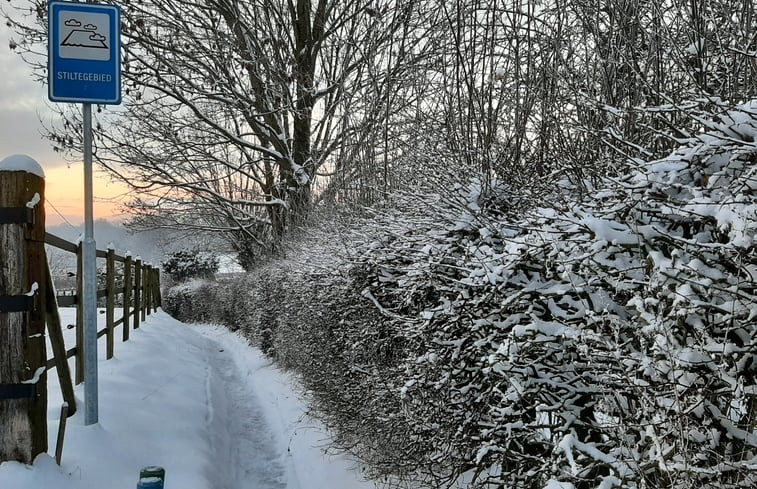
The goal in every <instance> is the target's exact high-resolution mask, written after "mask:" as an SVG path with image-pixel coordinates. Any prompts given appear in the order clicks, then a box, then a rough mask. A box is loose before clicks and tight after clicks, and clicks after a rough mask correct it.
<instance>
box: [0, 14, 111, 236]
mask: <svg viewBox="0 0 757 489" xmlns="http://www.w3.org/2000/svg"><path fill="white" fill-rule="evenodd" d="M10 37H11V32H10V29H9V28H8V27H7V26H6V25H5V23H4V22H3V23H2V25H0V67H1V68H2V75H1V76H0V159H3V158H5V157H7V156H10V155H13V154H26V155H29V156H31V157H32V158H34V159H35V160H37V161H38V162H39V164H40V165H41V166H42V168H43V169H44V170H45V181H46V189H45V192H46V200H47V202H46V208H45V210H46V215H47V223H48V224H49V225H56V224H60V223H62V222H65V220H68V221H70V222H71V223H72V224H74V225H75V226H78V225H79V224H80V223H81V222H82V221H83V220H84V170H83V164H82V163H81V161H78V162H67V161H65V160H64V159H63V156H62V155H60V154H58V153H55V152H54V151H53V149H52V145H51V144H50V142H48V141H47V140H45V139H43V138H42V133H43V131H44V128H43V125H42V122H41V120H42V121H46V124H48V125H49V123H50V121H51V120H52V118H53V117H54V114H53V112H52V110H51V109H50V106H51V105H52V103H51V102H48V100H47V87H46V86H43V85H41V84H40V83H37V82H35V81H34V80H33V79H32V77H31V68H30V67H29V66H28V65H26V64H25V63H24V62H23V61H22V60H21V58H20V57H19V56H18V55H17V54H15V53H14V52H13V51H11V50H10V48H9V40H10ZM94 182H95V183H94V197H95V198H94V213H95V219H118V215H119V214H120V210H119V207H120V205H121V202H123V201H124V200H126V195H125V192H126V189H125V188H124V187H123V186H122V185H120V184H116V183H114V182H111V181H110V179H109V178H108V176H107V175H105V174H103V172H101V171H99V170H96V171H95V181H94ZM64 218H65V220H64Z"/></svg>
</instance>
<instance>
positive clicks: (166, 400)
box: [0, 309, 374, 489]
mask: <svg viewBox="0 0 757 489" xmlns="http://www.w3.org/2000/svg"><path fill="white" fill-rule="evenodd" d="M61 314H62V316H63V323H64V324H67V323H69V322H71V321H70V319H71V318H72V316H73V310H72V309H61ZM98 316H100V317H101V319H103V318H102V316H104V315H98ZM73 333H74V331H73V330H66V331H64V334H65V336H66V342H67V343H68V341H69V340H72V336H73ZM68 346H71V345H68ZM104 350H105V348H99V353H100V355H99V356H100V358H99V365H98V370H99V392H100V398H99V412H100V419H99V423H97V424H94V425H91V426H85V425H84V418H83V411H84V409H83V404H82V399H83V390H82V388H83V386H77V387H76V388H75V394H76V398H77V407H78V410H77V413H76V414H75V415H74V416H73V417H71V418H69V420H68V423H67V428H66V436H65V443H64V446H63V457H62V465H61V466H60V467H58V466H57V465H56V464H55V460H54V458H53V457H52V456H51V455H49V454H42V455H40V456H38V457H37V459H36V460H35V463H34V465H33V466H26V465H23V464H20V463H18V462H5V463H3V464H0V487H3V488H5V487H9V488H10V487H14V488H25V489H37V488H38V489H43V488H44V489H47V488H53V487H54V488H56V489H74V488H76V489H101V488H103V487H122V488H126V487H135V486H136V484H137V481H138V479H139V471H140V469H141V468H143V467H147V466H155V465H157V466H161V467H163V468H165V475H166V478H165V489H179V488H181V489H206V488H207V489H211V488H212V489H241V488H247V487H255V488H259V489H279V488H280V489H284V488H287V489H319V488H324V489H326V488H329V489H332V488H334V489H341V488H343V489H347V488H350V489H352V488H355V489H361V488H372V487H374V485H373V484H372V483H369V482H365V481H362V480H361V479H360V475H359V472H358V471H357V470H356V463H354V462H353V461H351V460H349V459H348V458H346V456H341V455H326V454H325V453H324V449H325V448H327V447H328V444H329V434H328V432H327V431H326V430H325V428H324V427H323V426H322V425H321V424H320V423H319V422H317V421H316V420H313V419H311V418H309V417H308V416H307V414H306V413H307V407H306V405H305V403H304V401H303V400H302V399H301V398H300V397H298V395H296V394H295V392H294V389H295V388H296V384H297V383H296V381H295V380H294V379H293V378H292V377H291V376H290V375H288V374H286V373H284V372H282V371H280V370H278V369H276V368H275V367H273V366H272V365H271V363H270V361H269V360H268V359H267V358H266V357H265V356H264V355H263V354H262V353H261V352H260V351H259V350H256V349H253V348H252V347H250V346H248V344H247V341H246V340H244V339H242V338H241V337H239V336H237V335H235V334H234V333H231V332H229V331H228V330H226V329H225V328H222V327H220V326H209V325H185V324H182V323H179V322H178V321H176V320H174V319H173V318H171V317H170V316H168V315H167V314H165V313H163V312H162V311H159V312H157V313H156V314H153V315H151V316H148V319H147V321H146V322H144V323H142V324H141V325H140V328H139V329H137V330H134V331H133V332H132V334H131V338H130V340H129V341H128V342H126V343H117V344H116V349H115V357H114V358H113V359H112V360H108V361H106V360H105V351H104ZM47 381H48V396H49V400H48V424H49V426H48V439H49V453H54V451H55V440H56V435H57V430H58V424H59V423H58V421H59V415H60V407H61V405H62V403H63V400H62V397H61V393H60V388H59V385H58V381H57V375H56V374H55V372H52V371H51V372H49V374H48V376H47Z"/></svg>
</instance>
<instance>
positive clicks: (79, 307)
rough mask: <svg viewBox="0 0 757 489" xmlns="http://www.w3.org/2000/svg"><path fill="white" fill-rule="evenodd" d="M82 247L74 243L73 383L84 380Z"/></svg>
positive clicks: (79, 382)
mask: <svg viewBox="0 0 757 489" xmlns="http://www.w3.org/2000/svg"><path fill="white" fill-rule="evenodd" d="M82 277H84V247H83V246H82V243H81V241H79V242H78V243H77V244H76V355H75V356H74V383H75V384H76V385H79V384H81V383H82V382H84V304H83V301H82V297H84V282H83V280H82Z"/></svg>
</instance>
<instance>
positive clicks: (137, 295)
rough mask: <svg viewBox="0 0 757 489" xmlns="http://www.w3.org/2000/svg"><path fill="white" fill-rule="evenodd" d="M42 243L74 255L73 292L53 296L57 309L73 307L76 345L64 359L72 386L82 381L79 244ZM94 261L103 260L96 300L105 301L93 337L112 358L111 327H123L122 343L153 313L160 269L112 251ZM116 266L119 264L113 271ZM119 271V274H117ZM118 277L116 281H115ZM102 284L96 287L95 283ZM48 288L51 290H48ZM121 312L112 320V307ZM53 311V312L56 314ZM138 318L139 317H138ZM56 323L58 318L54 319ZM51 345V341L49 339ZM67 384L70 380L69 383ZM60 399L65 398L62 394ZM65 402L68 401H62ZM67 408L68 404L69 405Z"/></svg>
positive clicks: (51, 238) (49, 237)
mask: <svg viewBox="0 0 757 489" xmlns="http://www.w3.org/2000/svg"><path fill="white" fill-rule="evenodd" d="M45 244H47V245H50V246H52V247H54V248H57V249H60V250H63V251H67V252H69V253H74V254H76V260H77V266H76V269H77V280H76V284H77V285H76V291H75V293H71V291H62V292H60V293H56V295H55V298H56V299H57V304H58V307H71V306H76V309H77V310H76V345H75V346H74V347H72V348H69V349H68V350H66V352H65V357H66V358H71V357H75V367H74V377H75V383H76V384H80V383H81V382H83V381H84V356H83V353H84V348H83V344H84V331H83V321H82V317H83V312H82V301H81V297H82V290H83V287H82V280H81V277H82V268H83V263H82V258H83V253H82V245H81V243H78V244H76V243H71V242H69V241H66V240H65V239H62V238H59V237H58V236H55V235H53V234H50V233H45ZM96 256H97V258H101V259H102V258H104V259H105V277H104V280H98V289H97V298H98V299H102V298H105V318H106V320H105V323H106V324H105V327H104V328H102V329H100V330H98V332H97V337H98V338H101V337H102V336H106V357H107V358H108V359H110V358H113V353H114V350H115V341H114V338H115V328H116V327H117V326H123V335H122V339H123V341H127V340H128V339H129V330H130V328H132V327H133V328H134V329H136V328H138V327H139V323H140V319H141V320H142V321H144V318H145V317H146V316H147V315H148V314H150V313H151V312H153V311H156V310H157V308H158V307H160V304H161V297H160V270H159V269H157V268H154V267H152V266H151V265H147V264H143V263H142V260H140V259H137V260H134V259H132V257H131V256H120V255H117V254H116V253H115V251H114V250H112V249H109V250H97V252H96ZM116 263H121V264H123V265H122V266H121V267H119V270H117V269H116ZM119 272H120V273H119ZM119 275H120V280H118V279H119ZM101 281H102V282H104V283H102V284H100V283H99V282H101ZM51 288H52V287H51ZM119 296H120V297H121V305H120V306H117V304H116V298H117V297H119ZM117 307H118V308H119V309H120V310H121V317H120V318H119V319H116V318H115V317H116V314H115V312H116V308H117ZM56 312H57V311H56ZM140 316H141V318H140ZM58 321H60V319H58ZM51 341H52V342H55V339H54V338H51ZM55 366H56V362H55V358H50V359H48V360H47V368H48V370H49V369H51V368H53V367H55ZM69 382H70V381H69ZM64 397H66V396H65V395H64ZM66 401H68V399H66ZM69 405H71V403H70V402H69Z"/></svg>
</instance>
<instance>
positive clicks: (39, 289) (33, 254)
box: [0, 155, 47, 464]
mask: <svg viewBox="0 0 757 489" xmlns="http://www.w3.org/2000/svg"><path fill="white" fill-rule="evenodd" d="M43 175H44V173H43V172H42V168H40V167H39V164H37V163H36V162H35V161H34V160H32V159H31V158H29V157H25V156H18V155H17V156H12V157H9V158H6V159H4V160H3V161H0V262H1V263H2V266H0V462H3V461H6V460H17V461H19V462H22V463H26V464H31V463H32V461H33V460H34V457H36V456H37V455H38V454H40V453H44V452H46V451H47V374H46V366H47V352H46V348H45V311H44V298H45V290H46V287H47V284H46V280H45V275H44V274H45V243H44V241H45V211H44V199H43V197H44V187H45V184H44V182H45V181H44V176H43Z"/></svg>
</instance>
